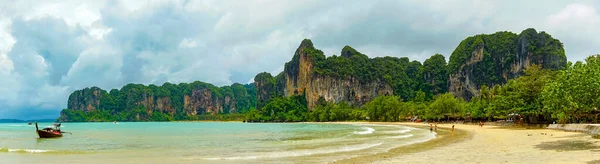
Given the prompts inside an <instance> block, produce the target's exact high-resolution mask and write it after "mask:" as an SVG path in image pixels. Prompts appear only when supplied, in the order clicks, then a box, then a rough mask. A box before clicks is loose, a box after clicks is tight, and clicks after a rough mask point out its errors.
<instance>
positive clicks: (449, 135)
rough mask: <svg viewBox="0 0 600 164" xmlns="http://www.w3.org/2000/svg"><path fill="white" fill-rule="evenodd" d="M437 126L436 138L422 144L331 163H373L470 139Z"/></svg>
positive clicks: (400, 123)
mask: <svg viewBox="0 0 600 164" xmlns="http://www.w3.org/2000/svg"><path fill="white" fill-rule="evenodd" d="M338 123H341V124H367V125H369V124H374V125H401V126H408V127H413V128H420V129H427V128H428V127H429V124H418V123H406V122H338ZM439 125H441V124H438V131H437V132H436V133H437V134H436V137H435V138H433V139H431V140H427V141H424V142H418V143H413V144H408V145H404V146H399V147H395V148H392V149H390V150H388V151H387V152H382V153H377V154H373V155H366V156H358V157H353V158H348V159H343V160H338V161H334V162H333V163H342V164H345V163H373V162H375V161H379V160H381V159H388V158H392V157H397V156H402V155H405V154H409V153H415V152H422V151H427V150H430V149H434V148H436V147H442V146H447V145H449V144H453V143H457V142H462V141H464V140H466V139H469V138H470V137H472V134H471V133H469V132H467V131H464V130H461V129H456V128H455V130H454V132H452V129H451V128H448V127H441V126H439Z"/></svg>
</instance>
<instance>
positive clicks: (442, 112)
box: [427, 93, 464, 120]
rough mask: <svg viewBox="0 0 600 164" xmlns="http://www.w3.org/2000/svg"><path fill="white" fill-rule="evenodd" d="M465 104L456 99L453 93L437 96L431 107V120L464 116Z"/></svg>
mask: <svg viewBox="0 0 600 164" xmlns="http://www.w3.org/2000/svg"><path fill="white" fill-rule="evenodd" d="M463 110H464V102H462V100H459V99H456V98H454V95H452V94H451V93H445V94H442V95H439V96H436V97H435V98H434V100H433V102H432V103H431V104H430V105H429V112H428V114H427V115H428V116H429V118H433V119H438V120H439V119H441V118H444V117H446V118H448V120H450V118H458V117H460V116H461V115H462V114H463Z"/></svg>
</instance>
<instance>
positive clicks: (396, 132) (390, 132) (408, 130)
mask: <svg viewBox="0 0 600 164" xmlns="http://www.w3.org/2000/svg"><path fill="white" fill-rule="evenodd" d="M410 131H412V130H411V129H402V130H395V131H383V132H382V133H387V134H402V133H408V132H410Z"/></svg>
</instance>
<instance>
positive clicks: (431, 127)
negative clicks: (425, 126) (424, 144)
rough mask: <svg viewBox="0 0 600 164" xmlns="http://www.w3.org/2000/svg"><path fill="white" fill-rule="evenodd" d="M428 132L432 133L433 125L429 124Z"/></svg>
mask: <svg viewBox="0 0 600 164" xmlns="http://www.w3.org/2000/svg"><path fill="white" fill-rule="evenodd" d="M429 132H430V133H431V132H433V124H429Z"/></svg>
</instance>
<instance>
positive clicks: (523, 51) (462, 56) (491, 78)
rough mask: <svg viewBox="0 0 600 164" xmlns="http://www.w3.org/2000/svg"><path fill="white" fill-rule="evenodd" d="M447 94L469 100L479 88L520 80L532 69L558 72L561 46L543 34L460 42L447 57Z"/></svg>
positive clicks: (531, 32)
mask: <svg viewBox="0 0 600 164" xmlns="http://www.w3.org/2000/svg"><path fill="white" fill-rule="evenodd" d="M450 63H451V64H450V74H449V79H448V81H449V88H448V89H449V91H450V92H452V93H453V94H454V95H455V96H457V97H461V98H463V99H466V100H470V99H471V97H472V96H476V95H478V94H479V89H480V87H481V85H488V86H490V87H492V86H493V85H496V84H500V85H502V84H505V83H506V82H507V81H508V80H509V79H512V78H516V77H519V76H520V75H521V74H522V73H523V70H524V69H526V68H528V67H530V66H531V65H534V64H535V65H541V66H542V68H543V69H551V70H559V69H564V68H565V66H566V56H565V53H564V49H563V46H562V43H560V41H558V40H556V39H554V38H552V37H551V36H550V35H548V34H547V33H545V32H540V33H538V32H537V31H535V30H534V29H527V30H524V31H523V32H521V34H519V35H517V34H514V33H510V32H498V33H495V34H490V35H477V36H473V37H469V38H467V39H465V40H463V41H462V42H461V43H460V45H459V46H458V47H457V48H456V50H455V51H454V52H453V53H452V56H451V57H450Z"/></svg>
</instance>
